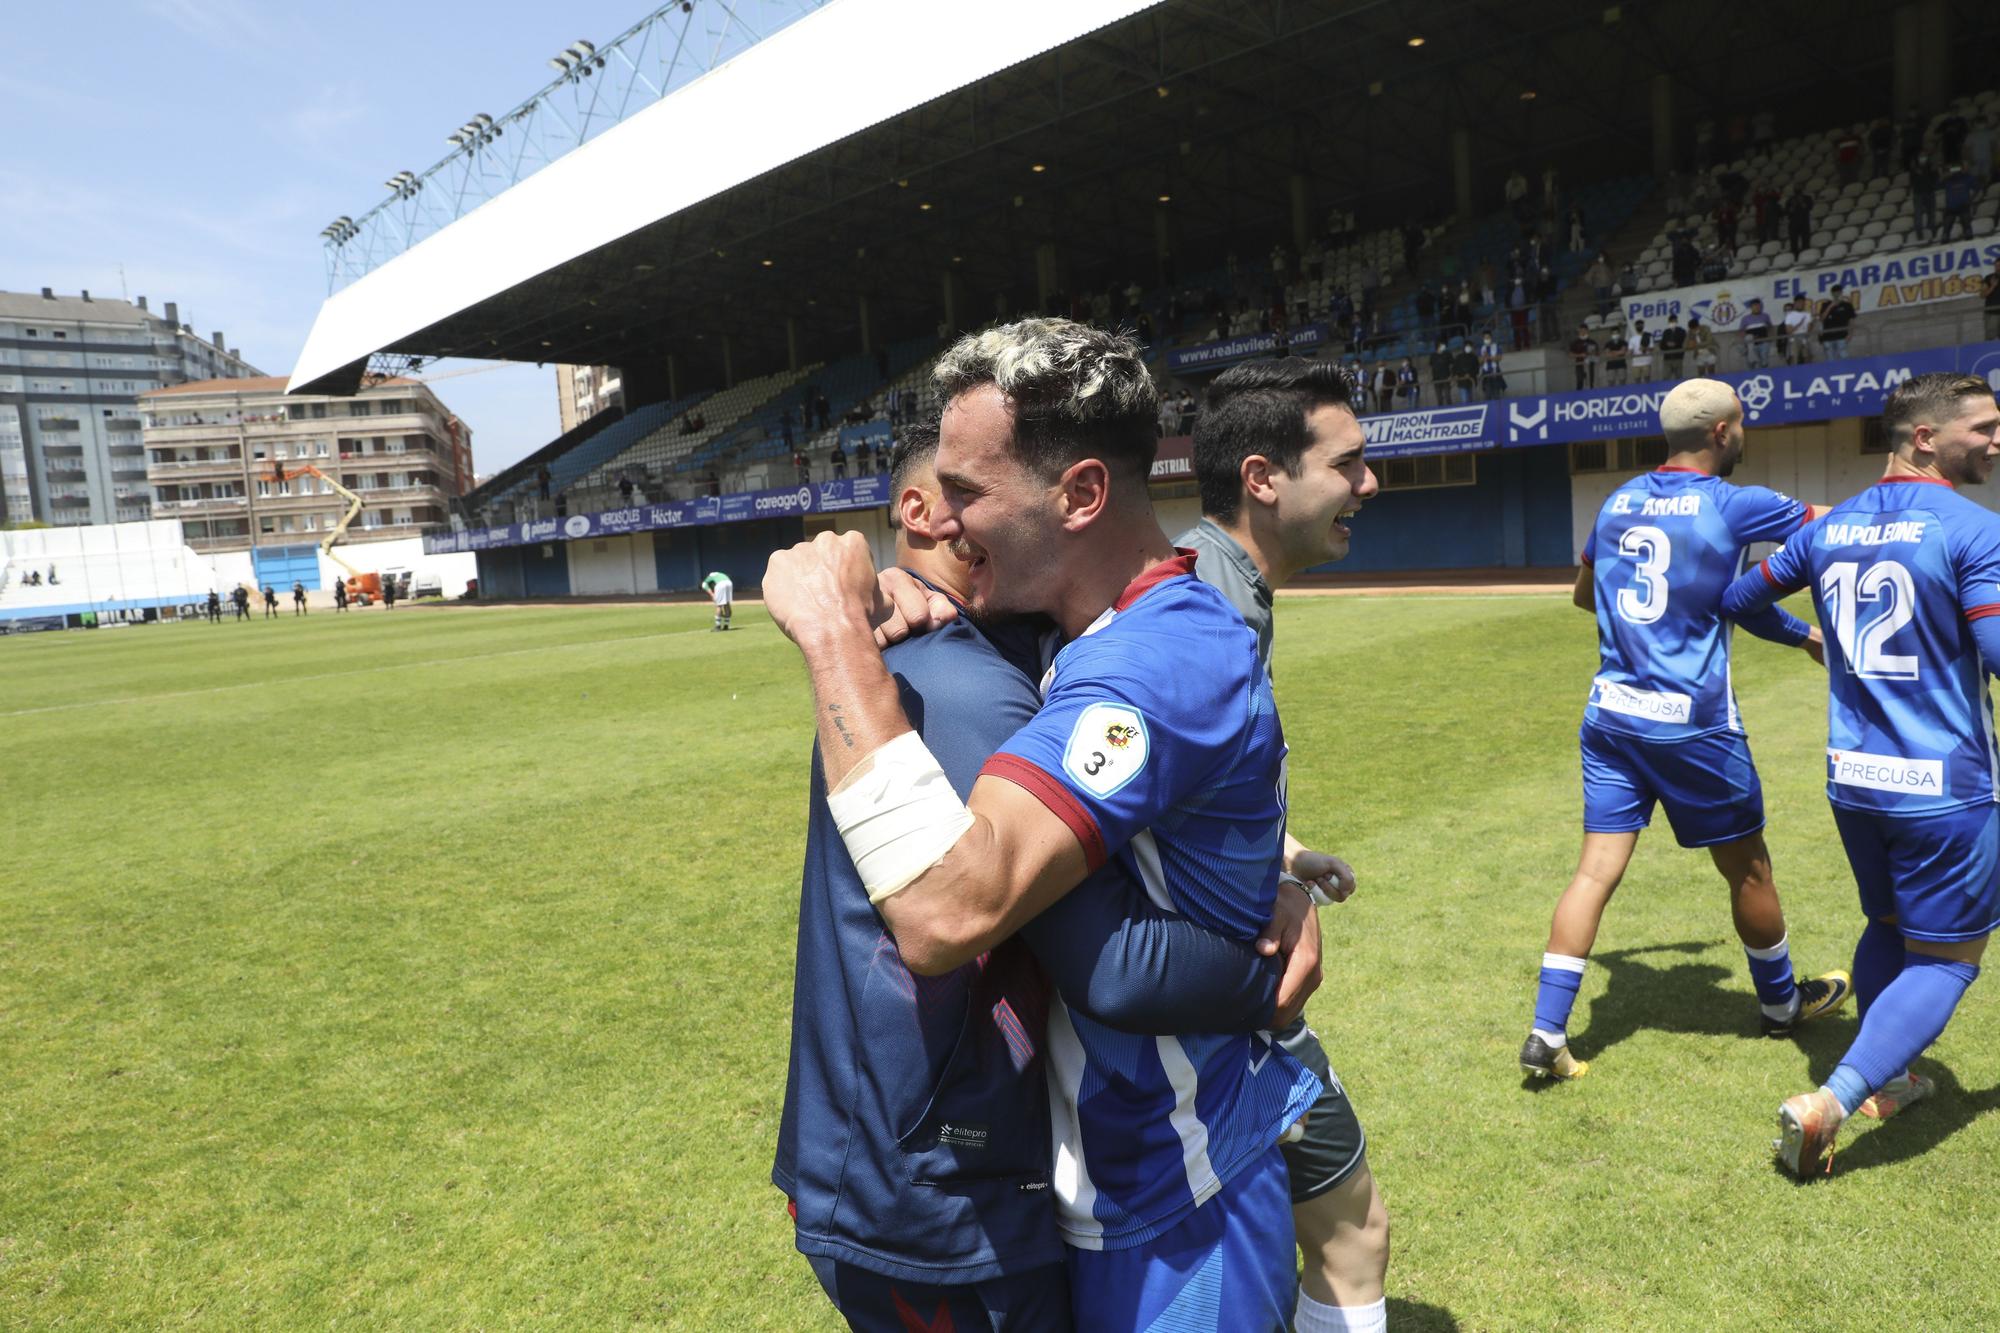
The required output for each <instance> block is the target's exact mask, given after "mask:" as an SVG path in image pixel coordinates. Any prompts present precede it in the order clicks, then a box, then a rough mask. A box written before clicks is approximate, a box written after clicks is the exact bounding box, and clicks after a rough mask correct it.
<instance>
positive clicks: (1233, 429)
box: [1194, 356, 1354, 523]
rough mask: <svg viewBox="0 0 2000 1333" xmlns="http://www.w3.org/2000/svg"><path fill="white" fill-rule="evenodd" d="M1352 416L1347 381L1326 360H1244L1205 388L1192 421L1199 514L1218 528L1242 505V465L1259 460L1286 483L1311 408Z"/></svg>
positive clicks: (1303, 442) (1302, 447)
mask: <svg viewBox="0 0 2000 1333" xmlns="http://www.w3.org/2000/svg"><path fill="white" fill-rule="evenodd" d="M1328 405H1332V406H1335V407H1344V408H1346V409H1347V410H1348V411H1350V412H1351V411H1353V410H1354V397H1353V391H1352V389H1351V387H1350V386H1349V385H1348V382H1347V374H1346V372H1345V371H1343V370H1342V369H1341V368H1340V367H1339V366H1337V365H1335V364H1334V363H1333V362H1331V361H1315V360H1311V359H1308V358H1303V357H1290V356H1288V357H1278V358H1275V359H1271V360H1263V361H1246V362H1244V363H1243V364H1242V365H1240V366H1232V367H1230V368H1229V369H1228V370H1225V371H1223V372H1222V373H1221V374H1220V375H1217V376H1216V377H1215V378H1214V379H1213V380H1211V381H1209V385H1208V391H1207V393H1206V395H1205V400H1204V402H1203V404H1202V409H1201V415H1200V416H1198V417H1196V418H1195V422H1194V475H1195V481H1196V482H1197V484H1198V485H1199V486H1200V487H1201V512H1202V513H1203V514H1205V515H1207V516H1208V517H1210V518H1213V519H1219V520H1221V521H1222V522H1224V523H1227V522H1230V521H1231V520H1233V519H1234V518H1235V517H1236V511H1237V509H1238V508H1239V507H1240V506H1241V504H1242V500H1243V460H1244V459H1246V458H1248V457H1250V455H1252V454H1262V455H1263V456H1264V457H1265V458H1268V459H1269V460H1271V466H1273V467H1275V468H1279V469H1282V470H1283V471H1284V473H1285V475H1286V476H1288V477H1296V476H1297V475H1298V474H1299V459H1300V458H1301V457H1302V456H1303V455H1304V453H1305V451H1306V446H1307V443H1308V441H1309V439H1310V435H1309V433H1308V431H1307V430H1306V417H1307V415H1308V414H1310V413H1311V412H1312V411H1313V409H1314V408H1319V407H1326V406H1328Z"/></svg>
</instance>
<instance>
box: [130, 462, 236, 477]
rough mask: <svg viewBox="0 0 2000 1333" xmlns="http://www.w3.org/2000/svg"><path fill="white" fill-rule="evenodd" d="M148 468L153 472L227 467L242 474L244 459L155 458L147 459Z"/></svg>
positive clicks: (176, 471) (177, 471)
mask: <svg viewBox="0 0 2000 1333" xmlns="http://www.w3.org/2000/svg"><path fill="white" fill-rule="evenodd" d="M146 468H147V470H148V471H151V472H175V473H179V472H191V471H194V470H195V469H198V468H227V469H228V470H229V471H231V472H234V473H238V474H241V473H242V471H243V460H242V459H240V458H175V459H162V458H154V459H149V460H148V461H147V463H146Z"/></svg>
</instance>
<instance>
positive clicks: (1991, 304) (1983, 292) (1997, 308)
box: [1979, 259, 2000, 342]
mask: <svg viewBox="0 0 2000 1333" xmlns="http://www.w3.org/2000/svg"><path fill="white" fill-rule="evenodd" d="M1979 295H1980V301H1981V304H1983V305H1984V306H1985V309H1986V341H1988V342H1992V341H1994V340H1995V339H2000V259H1995V260H1994V261H1993V271H1992V272H1990V273H1988V274H1987V275H1986V276H1985V277H1983V278H1981V279H1980V280H1979Z"/></svg>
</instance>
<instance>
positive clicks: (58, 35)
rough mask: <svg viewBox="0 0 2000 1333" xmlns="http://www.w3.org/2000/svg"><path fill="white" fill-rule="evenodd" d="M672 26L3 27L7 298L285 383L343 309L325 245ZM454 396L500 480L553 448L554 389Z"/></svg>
mask: <svg viewBox="0 0 2000 1333" xmlns="http://www.w3.org/2000/svg"><path fill="white" fill-rule="evenodd" d="M657 2H658V0H565V3H563V4H560V5H555V4H548V3H531V2H530V0H482V3H479V4H442V3H437V2H436V0H407V2H406V3H403V4H399V5H389V6H381V5H358V6H349V5H316V4H315V5H308V4H297V3H289V2H286V3H280V2H279V0H267V2H265V3H258V2H256V0H89V2H88V3H82V4H18V5H11V6H8V7H7V54H6V57H5V58H4V60H0V125H6V126H7V127H8V128H9V130H10V133H9V135H8V146H7V151H6V152H5V153H4V154H0V290H6V291H30V292H31V291H38V290H40V289H41V288H43V287H45V286H46V287H54V288H56V289H57V290H58V291H63V292H75V291H77V290H78V289H88V290H89V291H90V292H91V293H92V294H93V295H99V296H117V295H119V294H120V293H121V290H122V292H123V293H126V294H129V295H131V296H138V295H140V294H144V295H145V296H146V297H147V298H148V300H149V302H150V304H151V305H152V308H153V309H154V310H155V311H158V310H159V309H160V306H161V303H162V302H165V301H177V302H179V304H180V312H181V319H182V320H183V321H184V322H187V323H190V324H192V325H193V326H194V327H195V329H196V331H197V332H199V333H200V334H202V335H203V336H204V337H206V336H207V335H208V334H209V333H210V332H211V331H213V330H216V329H220V330H222V331H223V332H225V333H226V334H227V335H228V338H229V342H230V343H231V344H232V345H234V346H236V347H239V348H241V349H242V351H243V355H244V356H245V357H246V358H248V359H249V360H250V362H251V363H252V364H254V365H256V366H258V367H260V368H262V369H263V370H265V371H267V372H269V373H271V374H288V373H289V372H290V371H291V368H292V362H293V360H294V359H295V358H296V357H297V355H298V351H299V348H300V347H301V346H303V344H304V342H305V337H306V333H307V330H308V329H310V327H311V325H312V320H313V316H314V314H315V313H316V312H317V311H318V309H319V305H320V302H321V301H323V300H324V299H325V297H326V274H325V267H324V261H323V258H322V251H321V248H320V240H319V232H320V229H321V228H322V227H324V226H325V225H326V224H327V223H328V222H329V221H330V220H331V219H333V218H334V217H336V216H339V215H340V214H343V213H345V214H351V215H353V216H355V217H359V216H360V215H361V214H362V213H363V212H364V211H365V210H366V209H368V208H370V207H373V206H374V205H375V204H376V203H378V202H380V201H381V200H382V198H383V197H384V196H385V195H386V193H387V192H386V191H385V190H384V189H383V187H382V182H383V181H385V180H387V179H388V178H389V177H390V176H391V175H393V174H394V173H396V172H397V171H400V170H403V169H405V168H408V169H411V170H415V171H421V170H423V169H424V168H426V167H428V166H429V165H430V164H431V163H433V162H436V161H437V160H438V159H439V158H440V157H442V156H443V155H444V153H445V152H446V146H445V143H444V136H445V135H446V134H448V133H450V132H451V131H452V130H454V129H456V128H457V127H458V126H459V125H461V124H463V123H464V122H465V121H466V120H468V119H470V118H471V117H472V115H473V114H474V113H476V112H480V111H485V112H488V113H491V114H494V115H498V114H500V113H501V112H503V111H505V110H507V109H509V108H511V107H513V106H515V105H517V104H518V103H520V102H521V101H522V100H524V99H525V98H526V97H528V96H529V95H530V94H531V93H533V92H534V91H535V90H536V89H537V88H539V87H541V86H542V84H543V83H545V82H546V81H547V80H548V79H549V78H550V77H552V71H550V70H549V68H548V66H547V65H546V64H545V61H546V60H547V59H548V57H549V56H551V55H553V54H555V53H556V52H557V51H559V50H561V49H562V48H563V47H565V46H567V45H569V44H570V43H571V42H573V41H575V40H576V39H577V38H579V37H583V38H588V39H589V40H591V41H593V42H597V43H599V44H600V45H601V44H603V43H604V42H606V41H608V40H609V39H610V38H612V37H614V36H616V35H617V34H619V33H620V32H623V31H624V30H625V29H626V28H628V27H630V26H631V25H632V24H633V23H634V22H636V21H637V20H638V19H639V18H640V17H641V16H643V15H644V14H645V13H646V12H648V11H649V10H650V9H651V8H652V7H653V5H654V4H656V3H657ZM121 266H122V268H123V275H122V278H121V274H120V268H121ZM445 368H447V367H442V366H441V367H439V369H445ZM435 388H436V392H437V393H438V395H439V396H440V397H441V398H443V399H444V401H445V402H446V403H447V404H449V405H450V406H451V408H452V410H453V411H455V412H457V413H458V414H459V415H460V416H462V417H463V418H464V419H465V420H466V421H467V422H468V423H469V424H470V425H471V427H472V431H473V446H474V451H475V455H476V462H477V465H478V467H479V470H480V471H482V472H490V471H492V470H494V469H496V468H499V467H502V466H505V465H506V464H507V463H510V462H512V461H513V460H515V459H517V458H519V457H520V456H522V455H523V454H525V453H527V452H528V451H530V450H532V449H534V448H537V447H539V446H540V445H542V444H545V443H547V442H548V441H549V440H550V439H551V438H552V437H553V436H554V435H555V434H556V432H557V414H556V392H555V371H554V370H553V369H549V368H544V369H536V368H535V367H533V366H507V367H504V368H502V369H497V370H488V371H483V372H482V373H479V374H471V375H460V376H456V377H454V378H451V379H446V380H441V381H440V382H439V383H438V384H437V385H436V386H435Z"/></svg>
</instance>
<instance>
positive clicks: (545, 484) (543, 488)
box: [535, 464, 549, 500]
mask: <svg viewBox="0 0 2000 1333" xmlns="http://www.w3.org/2000/svg"><path fill="white" fill-rule="evenodd" d="M535 493H536V494H537V495H539V496H540V497H541V498H542V499H544V500H546V499H548V498H549V469H548V465H547V464H542V465H540V466H538V467H536V468H535Z"/></svg>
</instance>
